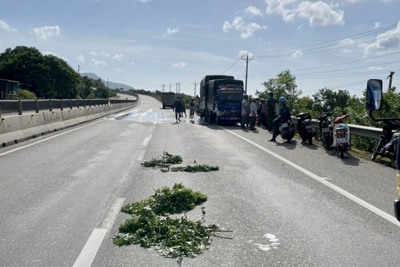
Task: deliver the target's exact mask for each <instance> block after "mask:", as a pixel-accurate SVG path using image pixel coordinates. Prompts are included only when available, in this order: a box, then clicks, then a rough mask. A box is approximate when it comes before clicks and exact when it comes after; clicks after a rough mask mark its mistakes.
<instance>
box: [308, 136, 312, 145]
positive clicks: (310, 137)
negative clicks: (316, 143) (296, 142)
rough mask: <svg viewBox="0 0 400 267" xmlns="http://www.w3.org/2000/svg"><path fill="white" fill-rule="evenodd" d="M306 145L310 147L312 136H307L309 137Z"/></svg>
mask: <svg viewBox="0 0 400 267" xmlns="http://www.w3.org/2000/svg"><path fill="white" fill-rule="evenodd" d="M308 143H309V144H310V145H312V136H309V137H308Z"/></svg>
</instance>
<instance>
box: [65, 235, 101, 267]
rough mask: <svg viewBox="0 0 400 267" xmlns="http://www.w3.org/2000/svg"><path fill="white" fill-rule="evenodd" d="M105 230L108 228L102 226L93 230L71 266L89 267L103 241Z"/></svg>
mask: <svg viewBox="0 0 400 267" xmlns="http://www.w3.org/2000/svg"><path fill="white" fill-rule="evenodd" d="M107 230H108V229H104V228H96V229H94V230H93V232H92V234H91V235H90V237H89V239H88V241H87V242H86V244H85V246H84V247H83V249H82V251H81V253H80V254H79V256H78V258H77V259H76V261H75V263H74V265H73V266H72V267H90V265H92V262H93V260H94V257H96V254H97V251H98V250H99V248H100V245H101V243H102V242H103V239H104V237H105V235H106V233H107Z"/></svg>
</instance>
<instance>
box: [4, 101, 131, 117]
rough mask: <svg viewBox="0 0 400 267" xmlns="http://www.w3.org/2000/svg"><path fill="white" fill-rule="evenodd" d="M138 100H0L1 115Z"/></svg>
mask: <svg viewBox="0 0 400 267" xmlns="http://www.w3.org/2000/svg"><path fill="white" fill-rule="evenodd" d="M135 101H136V100H132V99H131V100H128V99H36V100H25V99H22V100H21V99H19V100H0V117H1V115H2V114H7V113H16V114H18V115H22V114H23V113H24V112H36V113H39V111H41V110H49V111H52V110H53V109H60V110H63V109H73V108H80V107H82V108H86V107H96V106H106V105H114V104H121V103H132V102H135Z"/></svg>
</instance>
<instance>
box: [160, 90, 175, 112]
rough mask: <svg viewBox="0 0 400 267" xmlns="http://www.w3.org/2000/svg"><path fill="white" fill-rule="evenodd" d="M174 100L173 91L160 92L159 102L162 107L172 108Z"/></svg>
mask: <svg viewBox="0 0 400 267" xmlns="http://www.w3.org/2000/svg"><path fill="white" fill-rule="evenodd" d="M175 100H176V94H175V93H174V92H162V93H161V103H162V108H163V109H164V108H167V107H170V108H174V103H175Z"/></svg>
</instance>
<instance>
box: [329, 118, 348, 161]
mask: <svg viewBox="0 0 400 267" xmlns="http://www.w3.org/2000/svg"><path fill="white" fill-rule="evenodd" d="M349 116H350V115H348V114H346V115H343V116H340V117H337V118H336V119H335V120H334V121H333V123H334V127H333V132H334V134H333V142H332V147H334V148H335V150H336V151H337V152H338V153H340V157H341V158H344V154H345V153H347V151H348V150H349V148H350V146H351V144H350V128H349V126H347V124H346V122H345V121H346V119H347V118H348V117H349Z"/></svg>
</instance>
